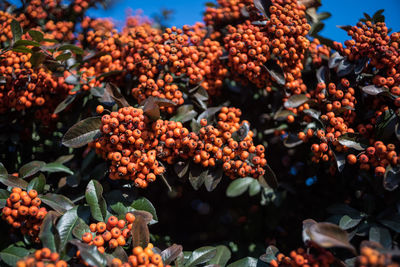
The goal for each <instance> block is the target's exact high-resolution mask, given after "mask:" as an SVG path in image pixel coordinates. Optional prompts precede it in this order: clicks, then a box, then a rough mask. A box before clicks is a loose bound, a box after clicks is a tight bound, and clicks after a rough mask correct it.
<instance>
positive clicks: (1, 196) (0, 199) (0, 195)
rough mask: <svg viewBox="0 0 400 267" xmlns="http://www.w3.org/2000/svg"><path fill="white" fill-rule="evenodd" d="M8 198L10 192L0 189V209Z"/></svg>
mask: <svg viewBox="0 0 400 267" xmlns="http://www.w3.org/2000/svg"><path fill="white" fill-rule="evenodd" d="M9 196H10V192H8V191H7V190H5V189H0V209H2V208H4V207H5V206H6V203H7V198H8V197H9Z"/></svg>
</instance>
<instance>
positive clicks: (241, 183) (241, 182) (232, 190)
mask: <svg viewBox="0 0 400 267" xmlns="http://www.w3.org/2000/svg"><path fill="white" fill-rule="evenodd" d="M253 180H254V178H251V177H246V178H238V179H236V180H234V181H232V182H231V183H230V184H229V186H228V188H227V189H226V195H227V196H228V197H237V196H240V195H241V194H243V193H244V192H246V191H247V189H248V188H249V186H250V184H251V183H252V182H253Z"/></svg>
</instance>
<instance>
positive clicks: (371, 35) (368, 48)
mask: <svg viewBox="0 0 400 267" xmlns="http://www.w3.org/2000/svg"><path fill="white" fill-rule="evenodd" d="M347 33H348V35H349V36H351V37H352V40H347V41H346V42H345V45H346V47H343V46H342V45H341V44H340V43H337V42H335V43H334V48H335V49H336V50H337V51H338V52H339V53H341V54H342V55H344V56H346V57H347V58H348V59H349V60H350V61H356V60H359V59H361V58H368V59H369V65H370V66H371V67H375V68H376V69H378V70H381V72H380V73H379V74H378V75H374V78H373V79H372V83H373V84H374V85H376V86H378V87H384V88H387V89H390V92H391V93H392V94H393V95H394V96H395V97H396V100H395V105H396V106H400V98H399V96H400V88H399V85H400V73H399V71H400V68H399V64H400V49H399V41H400V33H399V32H393V33H392V34H390V35H389V30H388V28H387V27H386V24H385V23H384V22H377V23H373V22H371V21H366V22H365V23H364V22H358V23H357V26H353V27H351V29H349V30H348V31H347ZM388 91H389V90H388Z"/></svg>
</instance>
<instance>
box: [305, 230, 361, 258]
mask: <svg viewBox="0 0 400 267" xmlns="http://www.w3.org/2000/svg"><path fill="white" fill-rule="evenodd" d="M309 236H310V239H311V241H313V242H315V243H316V244H317V245H319V246H321V247H323V248H332V247H342V248H347V249H349V250H351V251H352V252H355V249H354V247H353V246H352V245H351V244H350V243H349V237H348V234H347V232H346V231H344V230H342V229H340V227H339V226H337V225H335V224H332V223H316V224H313V225H311V226H310V228H309Z"/></svg>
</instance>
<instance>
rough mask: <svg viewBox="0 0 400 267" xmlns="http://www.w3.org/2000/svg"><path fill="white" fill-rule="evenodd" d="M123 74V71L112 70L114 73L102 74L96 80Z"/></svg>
mask: <svg viewBox="0 0 400 267" xmlns="http://www.w3.org/2000/svg"><path fill="white" fill-rule="evenodd" d="M121 73H122V70H112V71H109V72H105V73H102V74H100V75H99V76H97V77H96V79H100V78H106V77H109V76H113V75H116V74H121Z"/></svg>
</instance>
